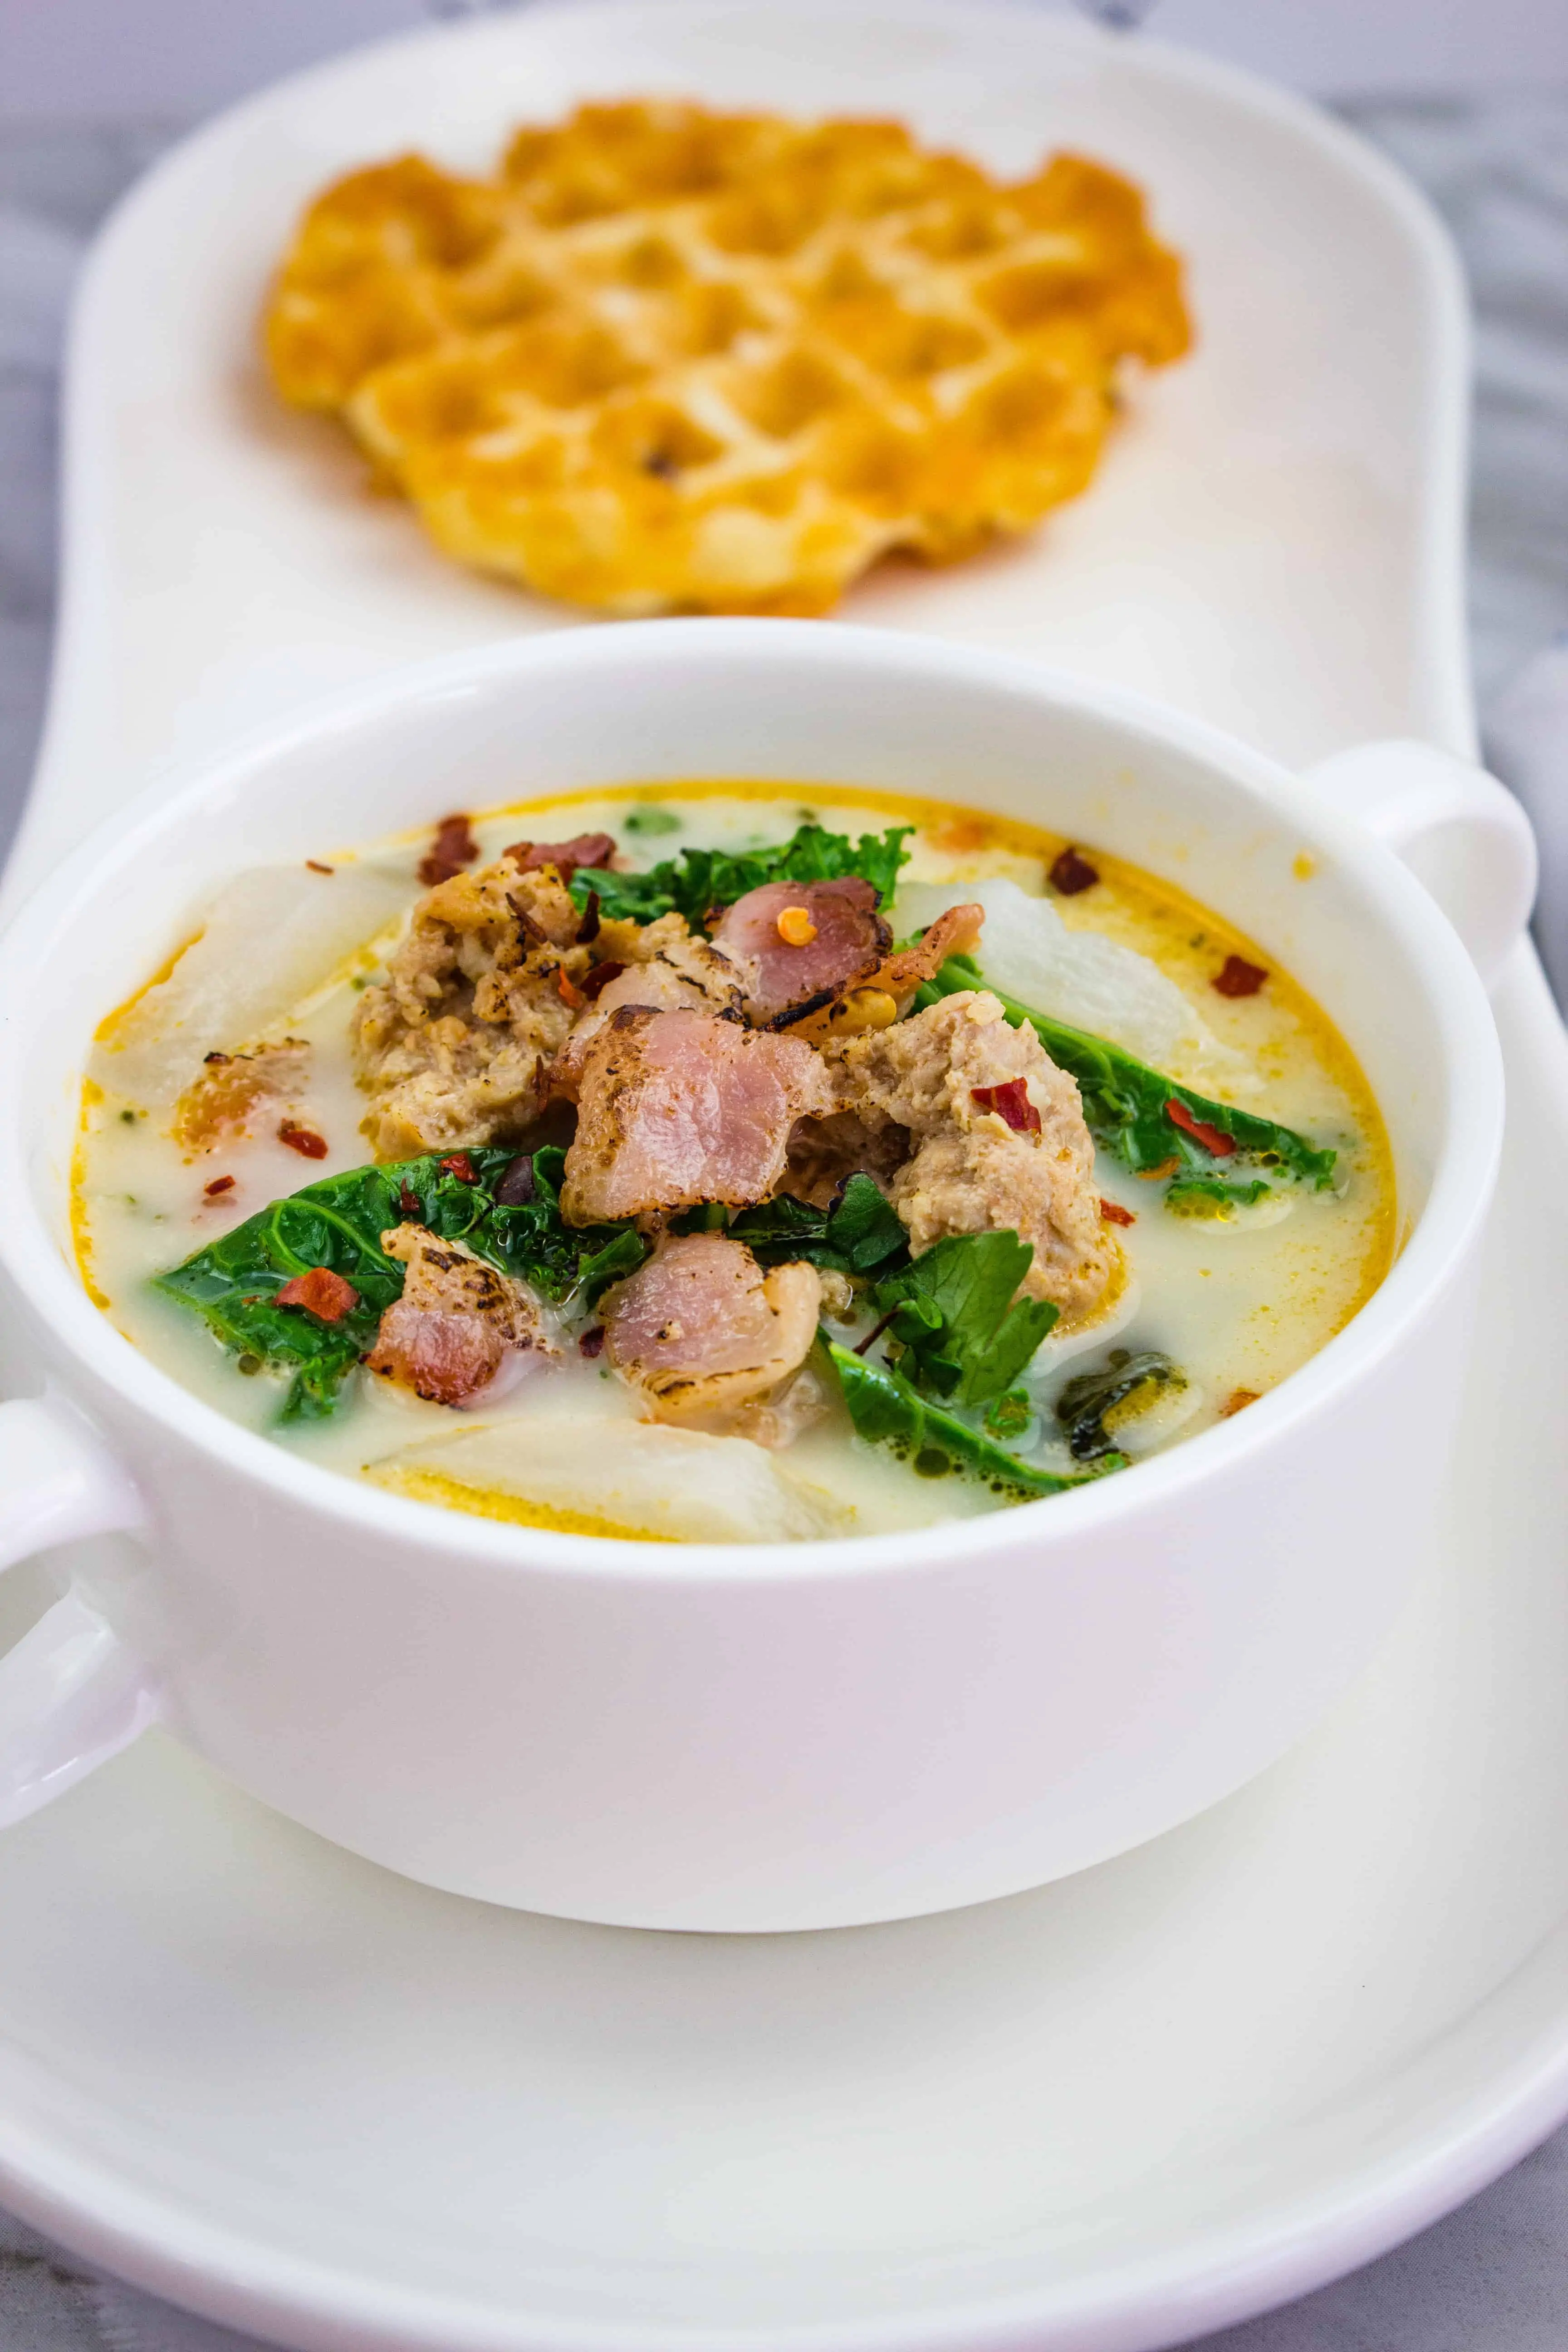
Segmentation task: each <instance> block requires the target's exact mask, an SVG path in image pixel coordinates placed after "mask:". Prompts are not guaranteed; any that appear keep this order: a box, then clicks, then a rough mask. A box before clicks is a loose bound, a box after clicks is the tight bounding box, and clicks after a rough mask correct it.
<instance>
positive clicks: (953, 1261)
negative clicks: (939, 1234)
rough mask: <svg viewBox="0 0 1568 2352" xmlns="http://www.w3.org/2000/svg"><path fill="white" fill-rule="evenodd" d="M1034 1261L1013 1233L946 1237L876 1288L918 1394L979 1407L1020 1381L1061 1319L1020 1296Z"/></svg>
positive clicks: (1034, 1300)
mask: <svg viewBox="0 0 1568 2352" xmlns="http://www.w3.org/2000/svg"><path fill="white" fill-rule="evenodd" d="M1034 1255H1035V1253H1034V1249H1033V1246H1032V1245H1031V1244H1029V1243H1028V1242H1026V1241H1021V1240H1020V1239H1019V1237H1018V1235H1017V1234H1016V1233H1009V1232H1005V1231H1004V1232H998V1233H986V1234H947V1235H946V1236H945V1238H944V1239H942V1241H939V1242H937V1243H935V1244H933V1245H932V1247H931V1248H930V1249H928V1250H926V1251H924V1252H922V1254H921V1255H920V1256H919V1257H917V1258H915V1259H914V1260H913V1261H912V1262H911V1263H910V1265H908V1266H907V1267H906V1268H905V1269H904V1271H903V1272H902V1273H901V1274H895V1275H892V1276H889V1277H888V1278H887V1279H886V1280H884V1281H881V1282H879V1283H878V1284H877V1285H876V1286H875V1288H874V1289H873V1291H872V1294H871V1295H872V1297H873V1298H874V1299H875V1301H876V1303H877V1305H878V1307H879V1308H880V1309H881V1310H882V1312H883V1313H884V1314H885V1315H887V1314H890V1316H891V1322H890V1325H889V1331H890V1335H891V1337H892V1338H893V1339H897V1340H898V1341H900V1344H901V1346H902V1347H903V1349H904V1351H905V1352H904V1354H903V1356H902V1358H901V1359H900V1370H902V1371H903V1372H904V1373H905V1375H906V1377H907V1378H908V1379H909V1381H910V1383H911V1385H912V1386H913V1387H915V1388H917V1389H919V1390H921V1391H923V1392H924V1393H925V1394H927V1395H936V1396H942V1397H951V1398H952V1400H953V1401H954V1402H956V1403H958V1404H961V1405H978V1404H984V1403H985V1402H986V1401H987V1399H988V1398H991V1397H994V1396H999V1395H1000V1394H1001V1392H1002V1391H1003V1390H1004V1389H1005V1388H1007V1387H1009V1386H1010V1385H1011V1383H1012V1382H1013V1381H1016V1379H1017V1377H1018V1374H1019V1373H1020V1372H1021V1371H1022V1370H1023V1369H1024V1367H1025V1365H1026V1363H1027V1362H1028V1361H1029V1360H1030V1358H1031V1357H1032V1356H1033V1355H1034V1353H1035V1350H1036V1349H1037V1347H1038V1346H1039V1344H1040V1342H1041V1340H1042V1339H1044V1338H1045V1336H1046V1334H1047V1331H1048V1330H1049V1329H1050V1328H1051V1326H1052V1324H1053V1323H1055V1322H1056V1320H1057V1317H1058V1309H1057V1308H1056V1307H1052V1306H1050V1305H1048V1304H1047V1303H1046V1302H1044V1301H1043V1300H1040V1299H1037V1298H1018V1297H1016V1293H1017V1289H1018V1286H1019V1284H1020V1283H1021V1282H1022V1281H1023V1279H1024V1276H1026V1274H1027V1273H1028V1271H1029V1267H1030V1265H1032V1263H1033V1261H1034Z"/></svg>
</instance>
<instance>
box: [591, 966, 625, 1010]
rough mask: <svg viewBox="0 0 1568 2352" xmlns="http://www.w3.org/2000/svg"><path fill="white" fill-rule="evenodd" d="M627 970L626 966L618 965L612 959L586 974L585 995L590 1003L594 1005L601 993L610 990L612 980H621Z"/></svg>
mask: <svg viewBox="0 0 1568 2352" xmlns="http://www.w3.org/2000/svg"><path fill="white" fill-rule="evenodd" d="M625 970H626V965H625V964H624V963H616V961H615V960H614V958H613V957H612V958H610V959H609V960H608V961H605V962H604V963H596V964H595V966H594V968H593V970H592V971H589V972H587V973H585V974H584V980H583V993H584V996H585V997H586V998H587V1000H588V1002H589V1003H590V1004H592V1003H595V1001H596V1000H597V998H598V996H599V994H600V992H601V991H602V990H604V989H606V988H608V986H609V984H610V982H611V981H612V980H619V978H620V976H621V974H622V972H623V971H625Z"/></svg>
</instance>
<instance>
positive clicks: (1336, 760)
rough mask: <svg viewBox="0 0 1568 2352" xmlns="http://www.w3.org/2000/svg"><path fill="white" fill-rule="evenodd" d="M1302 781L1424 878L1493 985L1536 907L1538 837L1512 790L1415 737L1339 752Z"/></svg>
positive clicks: (1471, 955)
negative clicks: (1376, 837) (1417, 740)
mask: <svg viewBox="0 0 1568 2352" xmlns="http://www.w3.org/2000/svg"><path fill="white" fill-rule="evenodd" d="M1305 782H1307V783H1309V784H1310V785H1311V787H1312V788H1313V790H1314V791H1315V792H1320V793H1324V794H1325V795H1326V796H1327V797H1328V798H1329V799H1330V800H1331V801H1332V802H1333V803H1334V804H1335V805H1336V807H1338V808H1339V809H1341V810H1342V812H1343V814H1345V815H1346V816H1350V817H1354V818H1355V820H1356V822H1357V824H1363V825H1365V826H1366V827H1367V829H1368V831H1369V832H1372V833H1374V834H1376V835H1377V836H1378V838H1379V840H1380V841H1385V842H1386V843H1387V844H1388V846H1389V847H1390V848H1391V849H1392V850H1394V852H1395V854H1396V855H1397V856H1399V857H1400V858H1402V859H1403V860H1404V862H1405V865H1406V866H1409V868H1410V870H1411V872H1412V873H1413V874H1414V875H1415V877H1416V878H1417V880H1418V881H1421V882H1424V883H1425V884H1426V887H1427V889H1428V890H1429V891H1430V892H1431V894H1432V896H1433V898H1436V901H1437V904H1438V905H1439V906H1440V907H1441V908H1442V909H1443V912H1444V913H1445V914H1446V915H1447V918H1448V920H1449V921H1450V922H1451V923H1452V924H1453V926H1454V929H1456V930H1457V931H1458V934H1459V937H1460V938H1461V939H1462V940H1463V941H1464V943H1465V945H1466V947H1467V948H1468V950H1469V951H1470V957H1471V961H1473V962H1474V964H1475V967H1476V970H1477V971H1479V973H1480V976H1481V978H1482V980H1483V981H1484V982H1486V985H1487V986H1488V987H1489V988H1490V987H1492V986H1493V985H1494V983H1495V982H1497V980H1498V979H1499V977H1500V974H1501V971H1502V968H1503V966H1504V964H1505V963H1506V962H1507V961H1508V959H1509V956H1510V953H1511V952H1512V950H1513V948H1514V945H1515V943H1516V941H1517V940H1519V938H1520V936H1521V933H1522V931H1523V929H1524V927H1525V925H1526V924H1527V923H1528V922H1529V920H1530V910H1531V907H1532V906H1533V905H1534V903H1535V881H1536V855H1535V835H1533V833H1531V829H1530V819H1529V818H1528V817H1527V816H1526V815H1525V814H1524V811H1523V810H1522V809H1521V806H1520V804H1519V803H1518V802H1517V801H1516V800H1515V799H1514V796H1513V794H1512V793H1510V792H1509V791H1508V790H1507V789H1506V787H1505V786H1504V785H1502V784H1500V783H1499V782H1498V780H1497V778H1496V777H1495V776H1489V775H1488V773H1487V772H1486V770H1485V769H1484V768H1477V767H1472V766H1471V764H1470V762H1469V761H1468V760H1456V759H1455V758H1454V756H1453V755H1452V753H1451V752H1448V751H1438V750H1437V749H1436V746H1435V745H1434V744H1431V743H1421V742H1416V741H1415V740H1394V741H1391V742H1386V743H1361V744H1358V745H1357V746H1356V748H1355V749H1354V751H1336V752H1335V754H1334V756H1333V758H1332V759H1331V760H1323V761H1320V763H1319V764H1318V766H1317V767H1315V768H1309V769H1308V770H1307V772H1306V776H1305Z"/></svg>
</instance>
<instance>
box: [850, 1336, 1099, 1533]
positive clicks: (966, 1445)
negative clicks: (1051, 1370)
mask: <svg viewBox="0 0 1568 2352" xmlns="http://www.w3.org/2000/svg"><path fill="white" fill-rule="evenodd" d="M823 1339H824V1344H825V1346H826V1352H827V1356H828V1358H829V1360H830V1361H831V1363H832V1365H833V1369H834V1370H835V1371H836V1372H837V1375H838V1381H839V1386H840V1387H841V1389H842V1390H843V1392H844V1402H845V1403H846V1404H847V1406H848V1408H849V1417H850V1419H851V1420H852V1421H853V1423H855V1427H856V1429H857V1430H858V1433H859V1434H860V1435H861V1436H862V1437H865V1438H868V1439H869V1440H871V1442H872V1443H873V1444H880V1445H889V1446H891V1447H892V1449H893V1451H894V1452H895V1453H896V1454H900V1455H901V1456H902V1457H903V1459H904V1460H905V1461H906V1462H908V1463H909V1465H910V1468H911V1469H913V1470H914V1471H915V1473H916V1474H917V1475H918V1476H920V1477H922V1478H941V1477H945V1476H946V1475H947V1474H948V1473H949V1472H950V1471H953V1470H956V1471H959V1472H961V1473H962V1474H963V1475H965V1476H968V1477H972V1478H981V1479H984V1482H985V1484H986V1485H987V1486H989V1487H991V1489H992V1490H993V1492H994V1493H995V1494H999V1495H1006V1496H1011V1497H1014V1498H1016V1499H1022V1498H1026V1497H1029V1496H1037V1495H1059V1494H1062V1493H1063V1492H1064V1491H1065V1490H1066V1489H1067V1488H1068V1487H1069V1486H1088V1485H1089V1483H1090V1482H1091V1480H1093V1479H1095V1478H1098V1477H1103V1476H1104V1475H1106V1474H1107V1473H1108V1472H1110V1471H1112V1470H1121V1469H1124V1468H1125V1467H1126V1457H1125V1456H1124V1455H1122V1454H1105V1455H1103V1456H1102V1457H1101V1458H1100V1460H1099V1461H1098V1462H1096V1463H1095V1464H1094V1465H1093V1467H1092V1468H1091V1469H1089V1470H1086V1471H1080V1472H1079V1473H1078V1474H1077V1475H1074V1474H1073V1473H1071V1472H1068V1473H1067V1474H1066V1475H1063V1474H1062V1473H1060V1472H1058V1471H1055V1470H1040V1469H1037V1468H1036V1467H1035V1466H1034V1465H1033V1464H1031V1463H1027V1462H1021V1461H1020V1460H1019V1459H1018V1457H1017V1455H1016V1454H1009V1453H1008V1452H1007V1450H1006V1448H1005V1446H1001V1445H997V1444H994V1443H993V1442H992V1440H991V1439H990V1438H989V1437H986V1436H984V1435H983V1434H982V1433H981V1432H980V1431H978V1430H974V1429H971V1428H970V1427H969V1425H968V1423H966V1422H963V1421H960V1420H959V1418H958V1416H957V1415H956V1413H951V1412H943V1411H942V1407H941V1406H940V1405H934V1404H931V1403H928V1402H927V1401H926V1400H925V1399H924V1398H923V1397H921V1396H919V1395H917V1393H916V1392H915V1391H914V1390H913V1389H912V1388H911V1387H910V1384H909V1382H908V1381H906V1380H904V1379H902V1378H901V1377H900V1374H899V1373H898V1372H896V1371H893V1370H889V1367H888V1366H887V1365H886V1364H877V1363H868V1361H867V1360H866V1359H865V1358H864V1357H863V1356H857V1355H855V1354H854V1353H853V1352H852V1351H851V1350H850V1349H847V1348H841V1347H839V1346H838V1344H837V1341H836V1340H833V1339H828V1338H827V1336H826V1333H824V1335H823Z"/></svg>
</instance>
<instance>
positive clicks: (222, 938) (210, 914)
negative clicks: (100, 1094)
mask: <svg viewBox="0 0 1568 2352" xmlns="http://www.w3.org/2000/svg"><path fill="white" fill-rule="evenodd" d="M407 903H408V886H407V884H406V883H405V882H399V881H398V880H397V879H396V878H395V876H393V875H390V874H383V873H378V872H377V871H376V869H375V868H374V866H339V867H338V868H337V870H336V871H335V872H334V873H332V874H313V873H311V872H310V869H309V867H308V866H304V865H303V864H301V865H299V866H255V867H253V868H252V869H251V870H250V871H249V872H248V873H246V874H240V875H237V877H235V879H234V880H233V881H232V882H229V883H226V885H225V887H223V889H221V890H220V891H219V892H218V894H217V896H216V898H214V900H213V902H212V904H211V906H210V907H209V908H207V910H206V915H205V921H204V923H203V927H202V930H201V934H200V936H199V937H198V938H196V939H195V940H192V942H191V944H190V946H189V947H188V948H186V949H185V950H184V953H183V954H182V955H181V957H180V958H179V960H178V961H177V962H176V963H175V965H174V970H173V971H171V972H170V974H169V976H168V978H167V979H166V980H161V981H160V982H158V984H157V986H156V987H155V988H150V989H149V990H148V991H147V992H146V994H145V995H144V996H142V997H141V998H139V999H138V1001H137V1003H135V1004H134V1005H133V1006H132V1009H131V1011H130V1012H129V1013H127V1014H126V1015H125V1016H124V1018H123V1019H122V1020H120V1021H117V1022H115V1023H114V1024H112V1025H111V1027H110V1034H108V1035H107V1036H106V1037H104V1038H102V1039H101V1040H100V1043H99V1044H98V1045H97V1046H96V1047H95V1048H94V1052H93V1058H92V1075H93V1076H94V1077H95V1078H97V1079H98V1080H99V1082H100V1084H101V1085H103V1086H106V1087H112V1088H113V1090H114V1091H115V1093H117V1094H122V1095H128V1096H129V1097H131V1099H132V1102H137V1103H141V1104H142V1105H144V1106H145V1108H148V1109H149V1110H162V1109H165V1108H168V1107H169V1106H170V1105H171V1104H173V1103H174V1101H175V1100H176V1099H177V1098H178V1097H179V1096H181V1095H182V1094H184V1090H185V1088H186V1087H188V1086H189V1085H190V1084H191V1082H192V1080H193V1079H194V1078H195V1076H197V1074H198V1072H199V1071H200V1069H201V1066H202V1064H203V1062H204V1061H205V1058H206V1056H207V1055H209V1054H212V1053H226V1054H232V1053H236V1052H237V1051H239V1049H240V1048H241V1047H243V1046H246V1045H252V1044H254V1043H255V1042H256V1040H257V1039H258V1038H259V1037H261V1036H263V1035H265V1034H266V1033H267V1031H268V1029H271V1028H273V1027H275V1026H276V1025H277V1024H279V1023H281V1022H283V1021H285V1020H286V1019H287V1018H288V1016H289V1013H291V1012H292V1011H293V1010H294V1009H295V1007H296V1006H297V1005H298V1004H299V1003H300V1000H301V999H302V998H304V997H307V996H309V995H310V993H311V992H312V990H314V989H317V988H320V987H321V983H322V982H324V981H327V980H330V979H331V976H332V974H333V972H334V971H337V969H338V967H339V966H340V965H341V964H342V963H344V962H346V961H347V960H348V958H349V957H350V956H351V955H352V954H353V951H354V950H355V949H356V948H359V947H363V946H364V945H365V944H366V943H367V942H368V941H369V940H373V939H374V937H375V935H376V933H377V932H378V931H381V930H384V929H385V928H386V927H387V925H388V924H389V923H391V922H392V921H393V919H395V917H396V916H397V915H398V914H399V913H400V912H401V911H402V909H403V908H405V906H406V905H407Z"/></svg>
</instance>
